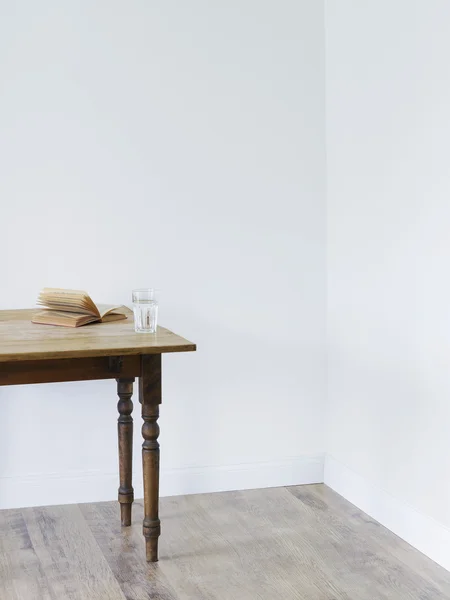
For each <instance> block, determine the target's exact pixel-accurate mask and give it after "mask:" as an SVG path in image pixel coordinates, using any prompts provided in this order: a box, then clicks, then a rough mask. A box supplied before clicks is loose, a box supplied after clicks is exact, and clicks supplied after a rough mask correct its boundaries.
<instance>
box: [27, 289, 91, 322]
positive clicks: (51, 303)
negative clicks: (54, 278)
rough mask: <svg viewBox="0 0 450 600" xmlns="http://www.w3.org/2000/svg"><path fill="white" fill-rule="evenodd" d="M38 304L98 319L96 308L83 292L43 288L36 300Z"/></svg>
mask: <svg viewBox="0 0 450 600" xmlns="http://www.w3.org/2000/svg"><path fill="white" fill-rule="evenodd" d="M38 304H40V305H41V306H44V307H47V308H50V309H53V310H62V311H69V312H75V313H81V314H87V315H93V316H96V317H100V313H99V311H98V310H97V307H96V306H95V304H94V303H93V302H92V300H91V298H90V296H89V294H87V293H86V292H84V291H83V290H69V289H61V288H44V289H43V290H42V291H41V292H40V294H39V298H38Z"/></svg>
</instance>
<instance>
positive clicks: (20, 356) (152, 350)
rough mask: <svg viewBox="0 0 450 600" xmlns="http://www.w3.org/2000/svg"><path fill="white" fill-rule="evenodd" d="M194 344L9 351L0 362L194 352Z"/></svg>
mask: <svg viewBox="0 0 450 600" xmlns="http://www.w3.org/2000/svg"><path fill="white" fill-rule="evenodd" d="M196 350H197V346H196V344H192V343H190V342H187V343H186V344H181V345H179V346H170V345H169V346H167V347H165V348H157V347H152V346H150V347H147V348H114V349H111V348H105V349H93V350H89V349H88V348H87V349H85V350H59V351H55V352H52V351H41V352H22V353H17V354H14V353H11V354H10V355H7V354H4V355H1V354H0V364H2V363H3V364H4V363H10V362H20V361H25V360H53V359H61V358H68V359H70V358H97V357H98V358H100V357H102V356H103V357H104V356H142V355H144V354H174V353H176V352H195V351H196Z"/></svg>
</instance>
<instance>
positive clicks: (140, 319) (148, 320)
mask: <svg viewBox="0 0 450 600" xmlns="http://www.w3.org/2000/svg"><path fill="white" fill-rule="evenodd" d="M133 312H134V330H135V331H137V332H138V333H155V332H156V324H157V321H158V303H157V302H156V300H141V301H140V302H135V303H134V304H133Z"/></svg>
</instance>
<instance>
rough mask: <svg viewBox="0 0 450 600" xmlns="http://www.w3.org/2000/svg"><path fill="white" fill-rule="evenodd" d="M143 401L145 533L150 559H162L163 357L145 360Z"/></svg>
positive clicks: (140, 386) (142, 372) (147, 356)
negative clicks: (160, 492)
mask: <svg viewBox="0 0 450 600" xmlns="http://www.w3.org/2000/svg"><path fill="white" fill-rule="evenodd" d="M141 361H142V362H141V377H140V379H139V401H140V402H141V404H142V418H143V420H144V423H143V425H142V437H143V438H144V443H143V444H142V467H143V475H144V523H143V532H144V537H145V548H146V556H147V560H148V561H150V562H156V561H157V560H158V538H159V535H160V533H161V525H160V520H159V443H158V436H159V425H158V417H159V405H160V404H161V354H151V355H144V356H142V359H141Z"/></svg>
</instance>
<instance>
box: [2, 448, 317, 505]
mask: <svg viewBox="0 0 450 600" xmlns="http://www.w3.org/2000/svg"><path fill="white" fill-rule="evenodd" d="M323 466H324V456H323V454H314V455H304V456H298V457H294V458H286V459H283V460H278V461H271V462H262V463H251V464H241V465H228V466H205V467H183V468H179V469H164V468H163V469H162V470H161V485H160V492H161V496H178V495H181V494H202V493H207V492H223V491H229V490H243V489H252V488H253V489H255V488H266V487H279V486H284V485H301V484H307V483H322V482H323ZM133 486H134V490H135V497H136V498H142V496H143V491H142V474H141V472H136V473H135V474H134V475H133ZM117 488H118V473H102V472H99V471H75V472H70V473H41V474H33V475H27V476H17V477H2V478H0V509H3V508H23V507H26V506H45V505H52V504H53V505H54V504H76V503H80V502H101V501H104V500H115V499H117Z"/></svg>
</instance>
